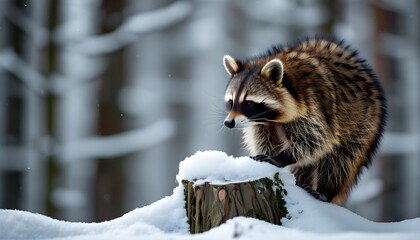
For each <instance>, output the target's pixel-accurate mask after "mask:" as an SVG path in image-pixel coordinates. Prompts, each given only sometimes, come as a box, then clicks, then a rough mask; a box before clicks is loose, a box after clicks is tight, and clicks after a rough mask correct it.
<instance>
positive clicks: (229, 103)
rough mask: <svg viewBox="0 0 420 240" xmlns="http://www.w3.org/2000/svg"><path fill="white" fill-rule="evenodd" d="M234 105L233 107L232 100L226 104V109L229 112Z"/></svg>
mask: <svg viewBox="0 0 420 240" xmlns="http://www.w3.org/2000/svg"><path fill="white" fill-rule="evenodd" d="M232 105H233V101H232V99H230V100H229V101H227V102H226V108H227V109H228V110H230V109H232Z"/></svg>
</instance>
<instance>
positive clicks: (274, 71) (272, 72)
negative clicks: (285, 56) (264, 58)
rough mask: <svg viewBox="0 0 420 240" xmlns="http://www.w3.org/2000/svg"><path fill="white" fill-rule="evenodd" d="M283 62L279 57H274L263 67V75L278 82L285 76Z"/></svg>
mask: <svg viewBox="0 0 420 240" xmlns="http://www.w3.org/2000/svg"><path fill="white" fill-rule="evenodd" d="M283 73H284V69H283V63H282V62H281V61H280V60H279V59H273V60H271V61H269V62H268V63H266V64H265V65H264V67H263V68H262V69H261V76H262V77H263V78H265V79H267V80H270V81H273V82H274V83H278V82H279V81H281V80H282V78H283Z"/></svg>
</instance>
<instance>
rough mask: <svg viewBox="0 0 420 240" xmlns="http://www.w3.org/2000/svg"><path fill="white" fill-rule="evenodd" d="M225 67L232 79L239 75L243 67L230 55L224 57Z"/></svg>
mask: <svg viewBox="0 0 420 240" xmlns="http://www.w3.org/2000/svg"><path fill="white" fill-rule="evenodd" d="M223 65H224V66H225V69H226V72H227V73H228V74H229V76H230V77H232V76H233V75H234V74H235V73H237V72H238V71H239V69H240V68H241V66H242V64H241V62H239V61H238V60H236V59H234V58H233V57H231V56H229V55H225V56H223Z"/></svg>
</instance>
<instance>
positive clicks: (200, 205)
mask: <svg viewBox="0 0 420 240" xmlns="http://www.w3.org/2000/svg"><path fill="white" fill-rule="evenodd" d="M273 179H274V180H273ZM273 179H270V178H261V179H258V180H254V181H249V182H235V183H226V184H212V183H209V182H205V183H204V184H200V185H198V184H197V185H196V184H195V181H189V180H183V181H182V183H183V186H184V194H185V200H186V211H187V217H188V223H189V224H190V232H191V233H200V232H205V231H207V230H209V229H211V228H213V227H217V226H219V225H220V224H222V223H224V222H226V221H227V220H228V219H231V218H234V217H236V216H245V217H253V218H257V219H260V220H263V221H266V222H270V223H273V224H277V225H281V222H280V219H281V218H282V217H285V216H286V214H287V209H286V207H285V201H284V200H283V195H284V194H287V193H286V191H284V190H283V188H282V186H283V184H282V182H281V180H280V179H279V174H278V173H277V174H276V175H275V176H274V178H273Z"/></svg>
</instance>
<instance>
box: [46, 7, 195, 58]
mask: <svg viewBox="0 0 420 240" xmlns="http://www.w3.org/2000/svg"><path fill="white" fill-rule="evenodd" d="M192 8H193V7H192V3H190V2H187V1H176V2H174V3H172V4H170V5H168V6H166V7H163V8H159V9H157V10H154V11H150V12H146V13H139V14H136V15H134V16H131V17H130V18H128V19H127V20H126V21H125V22H124V23H123V24H122V25H121V26H120V27H119V28H117V29H116V30H114V31H113V32H110V33H106V34H102V35H99V36H94V37H88V38H80V39H77V38H74V36H72V35H69V34H70V33H71V31H68V29H67V28H68V25H67V24H65V23H63V24H62V25H61V26H59V27H58V29H57V30H56V32H55V33H54V39H55V42H56V43H58V44H62V45H65V44H69V43H70V44H73V46H72V47H74V49H75V50H77V51H80V52H83V53H85V54H89V55H99V54H106V53H110V52H114V51H116V50H118V49H120V48H122V47H124V46H126V45H127V44H130V43H132V42H134V41H136V40H137V39H138V38H139V36H140V35H141V34H145V33H150V32H153V31H158V30H161V29H164V28H167V27H170V26H172V25H174V24H176V23H177V22H179V21H181V20H183V19H185V18H186V17H188V16H189V15H190V13H191V12H192Z"/></svg>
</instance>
